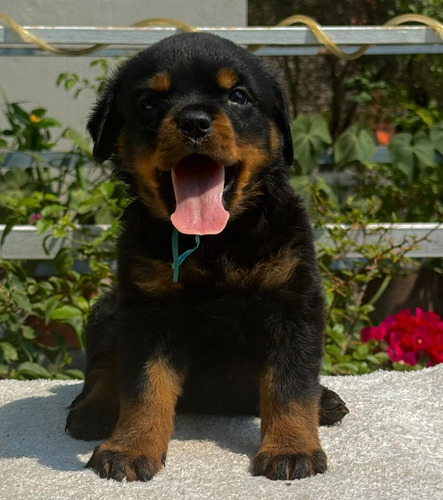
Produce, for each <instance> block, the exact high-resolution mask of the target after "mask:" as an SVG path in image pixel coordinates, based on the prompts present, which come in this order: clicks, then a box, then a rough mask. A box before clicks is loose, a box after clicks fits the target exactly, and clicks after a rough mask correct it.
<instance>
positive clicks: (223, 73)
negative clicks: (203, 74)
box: [217, 68, 238, 90]
mask: <svg viewBox="0 0 443 500" xmlns="http://www.w3.org/2000/svg"><path fill="white" fill-rule="evenodd" d="M237 83H238V75H237V73H236V72H235V71H234V70H233V69H230V68H222V69H220V70H219V72H218V73H217V84H218V85H219V86H220V87H222V88H223V89H226V90H229V89H232V87H234V86H235V85H236V84H237Z"/></svg>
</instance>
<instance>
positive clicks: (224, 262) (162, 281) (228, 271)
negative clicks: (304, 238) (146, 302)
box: [131, 248, 299, 295]
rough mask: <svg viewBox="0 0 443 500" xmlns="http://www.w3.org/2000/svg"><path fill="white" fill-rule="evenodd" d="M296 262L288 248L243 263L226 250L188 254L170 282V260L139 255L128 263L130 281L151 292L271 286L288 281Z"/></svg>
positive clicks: (294, 254) (281, 284) (274, 286)
mask: <svg viewBox="0 0 443 500" xmlns="http://www.w3.org/2000/svg"><path fill="white" fill-rule="evenodd" d="M298 264H299V258H298V256H297V255H296V253H295V252H294V251H293V250H292V249H290V248H281V249H280V250H278V251H277V252H275V253H272V254H270V255H268V256H266V257H264V258H262V259H259V260H257V261H255V262H250V263H247V264H246V263H244V262H239V260H237V259H236V258H235V257H234V256H230V255H229V254H228V253H226V254H223V255H218V256H214V257H212V258H208V259H201V258H198V257H196V256H190V257H188V258H187V259H186V260H185V261H184V262H183V263H182V264H181V265H180V266H179V268H178V280H177V282H174V281H173V266H172V260H171V261H165V260H156V259H149V258H142V259H139V260H137V261H136V262H135V263H134V264H133V266H132V269H131V281H132V282H133V283H134V284H135V285H136V286H137V287H138V288H139V289H140V290H141V291H143V292H144V293H147V294H152V295H157V294H163V293H170V292H173V291H180V290H186V289H194V290H195V289H198V288H201V289H208V288H228V289H229V288H235V289H252V290H254V289H255V290H260V289H275V288H281V287H285V286H287V285H288V284H289V283H290V282H291V280H292V278H293V277H294V274H295V272H296V269H297V266H298Z"/></svg>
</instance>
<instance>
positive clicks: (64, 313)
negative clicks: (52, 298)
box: [49, 305, 82, 320]
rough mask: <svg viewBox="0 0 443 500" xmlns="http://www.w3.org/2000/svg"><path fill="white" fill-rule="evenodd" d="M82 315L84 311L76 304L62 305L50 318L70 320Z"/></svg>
mask: <svg viewBox="0 0 443 500" xmlns="http://www.w3.org/2000/svg"><path fill="white" fill-rule="evenodd" d="M79 316H82V312H81V311H80V310H79V309H77V308H76V307H74V306H67V305H66V306H61V307H57V308H56V309H54V310H53V311H52V312H51V314H50V316H49V318H50V319H51V320H53V319H56V320H68V319H73V318H78V317H79Z"/></svg>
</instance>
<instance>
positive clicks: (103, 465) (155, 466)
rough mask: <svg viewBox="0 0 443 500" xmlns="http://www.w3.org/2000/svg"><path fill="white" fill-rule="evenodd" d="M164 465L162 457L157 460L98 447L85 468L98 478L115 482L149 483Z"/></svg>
mask: <svg viewBox="0 0 443 500" xmlns="http://www.w3.org/2000/svg"><path fill="white" fill-rule="evenodd" d="M162 464H163V465H164V458H163V456H162V457H160V458H159V460H155V459H153V458H150V457H147V456H146V455H130V454H127V453H123V452H120V451H116V450H112V449H103V448H102V447H101V446H98V447H97V448H96V449H95V450H94V453H93V454H92V456H91V458H90V459H89V462H88V463H87V464H86V468H88V469H92V470H93V471H94V472H96V473H97V474H98V475H99V476H100V477H102V478H105V479H115V480H116V481H123V479H126V480H127V481H150V480H151V479H152V478H153V477H154V475H155V474H156V473H157V472H158V471H159V470H160V469H161V467H162Z"/></svg>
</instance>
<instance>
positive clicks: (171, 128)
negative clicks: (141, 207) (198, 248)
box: [88, 33, 292, 235]
mask: <svg viewBox="0 0 443 500" xmlns="http://www.w3.org/2000/svg"><path fill="white" fill-rule="evenodd" d="M88 130H89V132H90V134H91V136H92V138H93V140H94V158H95V159H96V160H97V161H98V162H103V161H105V160H107V159H108V158H110V157H111V156H112V158H113V161H114V163H115V164H116V167H117V169H118V170H119V171H121V172H124V173H125V177H126V179H129V182H130V183H131V185H132V188H133V190H134V192H136V194H137V195H138V196H139V197H140V199H141V200H142V201H143V202H144V203H145V204H146V205H147V206H148V207H149V209H150V210H151V212H152V213H153V214H154V215H155V216H157V217H161V218H164V219H170V220H171V221H172V224H173V225H174V226H175V227H176V228H177V229H178V230H179V231H180V232H182V233H185V234H200V235H202V234H217V233H219V232H221V231H222V230H223V229H224V227H225V225H226V223H227V221H228V219H229V218H230V217H236V216H238V215H239V214H240V213H241V212H242V211H243V210H244V209H245V207H246V206H247V204H248V200H250V199H251V198H253V197H254V193H255V195H256V194H257V186H258V185H259V183H260V181H259V179H260V173H261V172H262V171H263V170H264V169H267V168H271V167H272V166H274V165H277V164H282V163H283V164H287V165H289V164H291V163H292V142H291V136H290V129H289V123H288V116H287V110H286V105H285V101H284V98H283V92H282V90H281V88H280V86H279V85H278V83H277V81H276V79H275V77H274V75H273V73H272V72H271V71H270V70H269V69H268V68H267V67H265V66H264V65H263V63H262V62H261V61H260V60H259V59H258V58H256V57H255V56H253V55H251V54H249V53H248V52H247V51H246V50H244V49H242V48H240V47H238V46H237V45H235V44H234V43H232V42H230V41H228V40H225V39H223V38H219V37H216V36H214V35H209V34H204V33H186V34H179V35H175V36H172V37H170V38H166V39H164V40H163V41H161V42H159V43H157V44H155V45H153V46H151V47H150V48H148V49H146V50H144V51H143V52H141V53H139V54H138V55H137V56H135V57H134V58H132V59H131V60H129V61H128V62H127V63H125V64H124V65H123V66H122V67H121V68H120V69H119V70H118V71H117V73H116V74H115V75H114V77H113V78H112V79H111V80H110V81H109V82H108V84H107V87H106V90H105V92H104V94H103V95H102V97H101V98H100V99H99V100H98V102H97V104H96V107H95V109H94V111H93V114H92V116H91V118H90V120H89V123H88Z"/></svg>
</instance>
